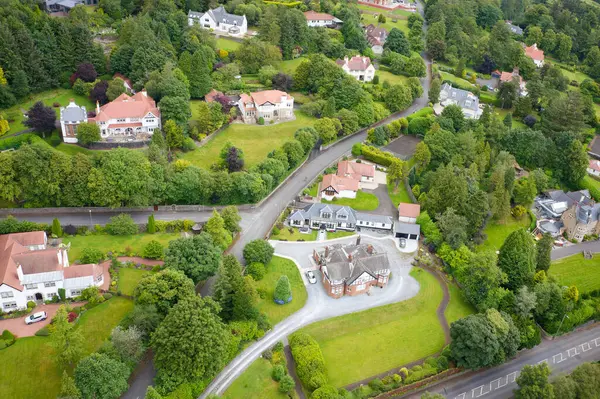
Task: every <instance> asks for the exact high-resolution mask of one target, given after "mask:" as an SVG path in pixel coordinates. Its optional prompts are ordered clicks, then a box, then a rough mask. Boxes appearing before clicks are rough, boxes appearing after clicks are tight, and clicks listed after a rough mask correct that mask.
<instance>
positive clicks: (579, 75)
mask: <svg viewBox="0 0 600 399" xmlns="http://www.w3.org/2000/svg"><path fill="white" fill-rule="evenodd" d="M547 61H548V62H550V63H552V64H554V65H556V66H558V67H560V69H561V71H562V73H563V75H565V76H566V77H567V78H569V81H572V80H576V81H577V82H579V83H581V82H583V81H584V80H586V79H592V78H590V77H589V76H588V75H586V74H585V73H583V72H581V71H575V72H571V71H569V70H568V69H567V65H566V64H565V63H562V62H560V61H558V60H556V59H553V58H552V57H548V58H547ZM592 80H593V79H592ZM571 87H572V86H571Z"/></svg>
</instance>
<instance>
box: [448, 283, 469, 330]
mask: <svg viewBox="0 0 600 399" xmlns="http://www.w3.org/2000/svg"><path fill="white" fill-rule="evenodd" d="M448 291H450V303H448V307H447V308H446V311H445V312H444V315H445V316H446V320H447V321H448V325H450V324H452V323H453V322H455V321H456V320H458V319H462V318H463V317H466V316H468V315H470V314H473V313H476V310H475V308H474V307H473V306H472V305H471V304H470V303H469V302H468V301H467V299H466V298H465V296H464V294H463V293H462V291H461V290H460V288H458V286H457V285H456V284H453V283H449V284H448Z"/></svg>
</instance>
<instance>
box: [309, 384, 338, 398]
mask: <svg viewBox="0 0 600 399" xmlns="http://www.w3.org/2000/svg"><path fill="white" fill-rule="evenodd" d="M339 397H340V395H339V394H338V390H337V389H336V388H335V387H334V386H332V385H323V386H322V387H320V388H317V389H316V390H315V391H314V392H313V393H312V394H311V395H310V399H338V398H339Z"/></svg>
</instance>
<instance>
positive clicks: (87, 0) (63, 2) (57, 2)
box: [45, 0, 98, 13]
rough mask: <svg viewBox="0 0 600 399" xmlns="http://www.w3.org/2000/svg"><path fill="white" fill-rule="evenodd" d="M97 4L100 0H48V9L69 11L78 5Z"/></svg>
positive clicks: (49, 10) (46, 2)
mask: <svg viewBox="0 0 600 399" xmlns="http://www.w3.org/2000/svg"><path fill="white" fill-rule="evenodd" d="M80 4H81V5H86V6H91V5H96V4H98V0H46V1H45V5H46V11H48V12H65V13H68V12H69V11H70V10H71V9H72V8H74V7H75V6H78V5H80Z"/></svg>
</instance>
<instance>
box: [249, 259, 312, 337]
mask: <svg viewBox="0 0 600 399" xmlns="http://www.w3.org/2000/svg"><path fill="white" fill-rule="evenodd" d="M284 274H285V275H287V276H288V278H289V279H290V284H291V285H292V298H293V299H292V302H290V303H288V304H285V305H278V304H276V303H275V302H273V292H274V291H275V285H276V284H277V280H279V277H281V276H282V275H284ZM256 288H257V289H258V290H259V292H261V291H262V292H264V294H263V296H264V298H259V300H258V310H260V311H261V312H264V313H266V315H267V317H268V318H269V321H270V322H271V324H273V325H275V324H277V323H279V322H280V321H281V320H283V319H285V318H286V317H288V316H289V315H291V314H292V313H294V312H296V311H298V310H300V309H302V307H303V306H304V304H305V303H306V298H307V296H308V295H307V293H306V288H305V287H304V282H303V281H302V276H300V271H299V270H298V268H297V267H296V264H295V263H294V262H293V261H291V260H289V259H285V258H280V257H278V256H274V257H273V259H272V260H271V262H269V264H268V265H267V274H265V277H264V278H263V279H262V280H260V281H257V282H256Z"/></svg>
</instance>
